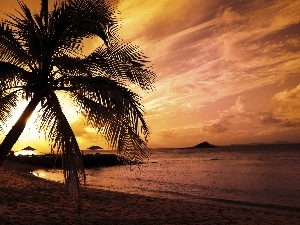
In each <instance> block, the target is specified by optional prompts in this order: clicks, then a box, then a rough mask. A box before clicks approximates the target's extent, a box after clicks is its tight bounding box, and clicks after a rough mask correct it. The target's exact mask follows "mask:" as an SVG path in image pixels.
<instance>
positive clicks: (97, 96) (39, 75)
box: [0, 0, 155, 205]
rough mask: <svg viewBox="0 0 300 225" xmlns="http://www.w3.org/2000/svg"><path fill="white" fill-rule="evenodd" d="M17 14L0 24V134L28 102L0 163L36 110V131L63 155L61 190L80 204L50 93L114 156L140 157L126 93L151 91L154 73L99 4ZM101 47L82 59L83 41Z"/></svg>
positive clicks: (137, 124) (71, 138) (136, 115)
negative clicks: (69, 104)
mask: <svg viewBox="0 0 300 225" xmlns="http://www.w3.org/2000/svg"><path fill="white" fill-rule="evenodd" d="M19 4H20V8H21V12H19V14H18V16H15V15H13V14H9V15H8V18H9V19H7V20H3V21H2V22H1V24H0V118H1V121H0V122H1V123H0V131H2V132H3V131H4V129H3V128H4V125H5V123H6V122H7V121H8V120H9V119H10V118H11V116H12V115H13V112H14V110H15V109H16V107H17V105H18V103H19V101H21V100H24V99H25V100H27V101H28V102H29V103H28V105H27V107H26V108H25V109H24V111H23V113H22V114H21V116H20V117H19V119H18V120H17V122H16V123H15V125H14V126H13V127H12V128H11V130H10V131H9V132H8V133H7V134H6V136H5V138H4V140H3V142H2V144H1V145H0V163H1V164H2V163H3V161H4V160H5V158H6V157H7V155H8V154H9V151H10V150H11V149H12V147H13V145H14V144H15V142H16V141H17V140H18V138H19V136H20V135H21V133H22V132H23V130H24V128H25V126H26V121H27V119H28V118H29V117H30V116H31V114H32V112H33V111H34V110H35V109H36V108H37V106H38V105H40V110H39V120H40V130H41V131H47V132H46V134H47V138H48V139H49V141H50V143H51V144H50V147H51V149H56V150H57V152H58V153H60V154H62V156H63V171H64V176H65V181H66V184H67V186H68V187H69V188H70V190H71V193H72V195H73V197H74V198H75V200H77V203H78V204H79V205H80V192H79V188H78V187H79V185H80V184H81V183H82V182H84V181H85V173H84V168H83V163H82V159H81V154H80V150H79V147H78V143H77V141H76V137H75V135H74V133H73V131H72V128H71V126H70V124H69V122H68V120H67V118H66V116H65V114H64V113H63V111H62V107H61V105H62V104H63V103H62V100H60V99H59V97H58V93H59V92H63V93H68V95H69V97H70V99H71V100H72V101H73V102H74V104H75V105H76V109H77V110H78V112H79V113H82V114H83V115H84V116H85V118H86V120H87V123H88V124H90V125H91V126H93V127H94V128H95V129H97V131H98V133H99V134H100V135H103V136H104V137H105V138H106V139H107V141H108V143H110V145H111V146H112V147H113V148H116V149H117V150H118V153H119V154H120V155H122V156H123V157H126V158H127V159H128V158H129V159H130V160H142V159H143V158H144V157H147V154H148V151H147V145H146V143H147V136H148V135H149V130H148V127H147V125H146V123H145V120H144V117H143V108H142V105H141V104H140V97H139V95H137V94H136V93H134V92H133V91H132V89H131V88H130V87H131V86H132V85H134V86H135V87H140V88H141V89H142V90H151V89H152V85H153V82H154V80H155V74H154V73H153V72H152V70H151V68H150V67H146V64H147V63H148V61H147V60H146V57H145V56H144V55H143V53H142V52H141V51H140V50H139V48H138V47H137V46H135V45H132V44H128V43H123V42H122V41H121V40H119V38H118V36H117V31H118V29H117V22H118V21H117V19H116V18H115V16H114V15H115V10H114V7H113V6H112V5H110V4H108V3H106V2H105V0H64V1H60V2H59V3H57V2H56V3H55V4H54V7H53V9H52V11H51V10H49V9H48V0H41V10H40V12H39V13H32V12H31V11H30V9H29V8H28V7H27V5H25V4H24V3H23V2H20V3H19ZM95 36H96V37H100V38H101V39H102V41H103V44H102V45H101V46H100V47H98V48H96V49H95V50H94V51H93V52H92V53H90V54H89V55H83V54H82V45H83V43H84V41H85V40H86V39H87V38H93V37H95Z"/></svg>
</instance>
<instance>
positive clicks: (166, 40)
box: [0, 0, 300, 149]
mask: <svg viewBox="0 0 300 225" xmlns="http://www.w3.org/2000/svg"><path fill="white" fill-rule="evenodd" d="M4 2H6V1H4V0H0V5H1V7H0V8H1V10H0V13H1V14H2V13H3V12H7V11H8V10H10V9H11V8H12V7H15V8H17V1H15V0H14V1H11V2H10V3H9V5H7V3H4ZM24 2H25V3H29V5H30V6H31V7H32V8H33V9H39V4H40V1H39V0H26V1H24ZM50 2H51V1H50ZM117 8H118V10H119V11H120V14H119V15H118V18H119V19H120V22H121V25H122V28H121V30H120V36H121V37H122V39H123V40H124V41H125V42H132V43H133V44H136V45H138V46H139V47H140V48H141V49H142V50H143V52H144V53H145V55H147V56H148V57H149V60H150V61H151V65H152V67H153V70H154V72H155V73H156V75H157V78H156V82H155V84H154V87H155V88H154V90H153V91H152V92H141V91H140V90H137V92H138V93H139V94H140V95H141V96H142V97H143V98H142V104H143V105H144V110H145V119H146V122H147V124H148V126H149V129H150V138H149V142H148V146H149V147H150V148H169V147H190V146H194V145H196V144H198V143H200V142H203V141H208V142H209V143H212V144H215V145H230V144H246V143H258V142H264V143H272V142H274V141H289V142H300V138H299V137H300V1H295V0H285V1H282V0H252V1H238V0H214V1H207V0H186V1H182V0H160V1H153V0H134V1H128V0H120V1H118V2H117ZM94 45H97V43H92V44H91V46H88V47H91V48H92V47H93V46H94ZM24 106H25V105H24ZM64 106H65V110H66V112H67V113H66V114H69V118H70V120H69V122H70V123H71V126H72V127H73V129H74V132H75V134H76V136H77V140H78V142H79V146H80V148H81V149H86V148H87V147H89V146H91V145H100V146H103V147H104V148H108V145H107V143H105V141H103V139H101V138H100V136H99V135H97V134H95V132H94V131H93V129H91V128H90V127H88V126H87V125H86V124H84V123H83V120H82V118H81V117H79V116H77V115H75V114H74V115H73V114H72V113H73V111H72V110H71V107H72V105H71V103H69V102H65V103H64ZM33 122H34V118H31V119H30V121H29V126H28V127H27V128H26V130H25V131H24V133H23V134H22V136H21V137H20V139H19V141H18V142H17V143H16V145H15V146H14V149H21V148H23V147H26V146H28V145H32V146H34V147H36V148H41V149H47V148H48V145H47V143H46V142H45V141H44V136H43V135H40V138H37V130H36V128H35V126H34V125H31V124H33ZM0 140H1V138H0Z"/></svg>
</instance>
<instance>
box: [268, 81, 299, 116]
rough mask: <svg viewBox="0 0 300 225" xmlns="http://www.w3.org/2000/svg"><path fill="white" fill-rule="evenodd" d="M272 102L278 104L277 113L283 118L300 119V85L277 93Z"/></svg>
mask: <svg viewBox="0 0 300 225" xmlns="http://www.w3.org/2000/svg"><path fill="white" fill-rule="evenodd" d="M272 100H273V101H274V102H275V103H277V104H278V107H277V109H276V110H275V113H276V114H277V115H278V116H280V117H283V118H289V119H300V84H299V85H298V86H296V87H295V88H292V89H287V90H284V91H282V92H279V93H277V94H276V95H275V96H274V97H273V98H272Z"/></svg>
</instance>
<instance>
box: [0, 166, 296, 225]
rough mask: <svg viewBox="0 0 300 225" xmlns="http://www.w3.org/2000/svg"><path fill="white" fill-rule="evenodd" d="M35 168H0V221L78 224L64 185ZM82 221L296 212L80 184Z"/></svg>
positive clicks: (279, 217)
mask: <svg viewBox="0 0 300 225" xmlns="http://www.w3.org/2000/svg"><path fill="white" fill-rule="evenodd" d="M35 168H36V167H33V166H30V165H25V164H22V165H20V164H16V163H11V162H9V163H8V162H5V164H4V167H3V168H1V169H0V180H1V183H0V221H1V222H2V223H3V224H5V225H10V224H20V225H22V224H42V225H43V224H45V225H47V224H49V225H50V224H51V225H55V224H80V218H79V217H78V214H77V213H76V211H75V203H74V202H73V200H72V198H71V196H70V195H69V194H68V193H67V191H66V189H65V186H64V184H61V183H56V182H54V181H48V180H44V179H42V178H39V177H35V176H33V175H31V174H30V173H29V171H30V170H32V169H35ZM81 190H82V191H81V192H82V201H83V220H82V224H84V225H90V224H299V222H300V211H297V210H296V211H292V210H287V209H277V208H276V209H273V208H266V207H259V206H249V205H237V204H232V203H226V202H213V201H210V200H203V202H201V203H199V202H189V201H183V200H175V199H165V198H157V197H149V196H141V195H135V194H126V193H121V192H113V191H106V190H96V189H91V188H81Z"/></svg>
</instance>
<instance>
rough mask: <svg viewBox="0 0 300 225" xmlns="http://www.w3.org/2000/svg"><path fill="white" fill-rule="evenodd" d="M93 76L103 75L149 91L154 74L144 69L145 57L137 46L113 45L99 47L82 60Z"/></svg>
mask: <svg viewBox="0 0 300 225" xmlns="http://www.w3.org/2000/svg"><path fill="white" fill-rule="evenodd" d="M83 62H84V64H86V66H87V67H88V68H89V70H90V71H91V73H92V74H93V75H99V73H100V74H103V73H105V74H106V76H107V77H109V78H111V79H115V80H117V81H119V82H123V83H126V82H127V83H128V82H131V83H134V84H136V85H138V86H140V87H141V88H142V89H144V90H149V89H150V90H151V89H152V84H153V83H154V81H155V74H154V73H153V72H152V71H151V70H150V69H149V68H145V67H146V66H145V64H146V63H147V61H146V57H145V56H144V55H143V53H142V52H141V51H140V49H139V48H138V47H137V46H134V45H131V44H115V45H113V46H109V47H103V46H102V47H99V48H97V49H96V50H95V51H94V52H93V53H92V54H91V55H89V56H88V57H87V58H86V59H84V60H83Z"/></svg>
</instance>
